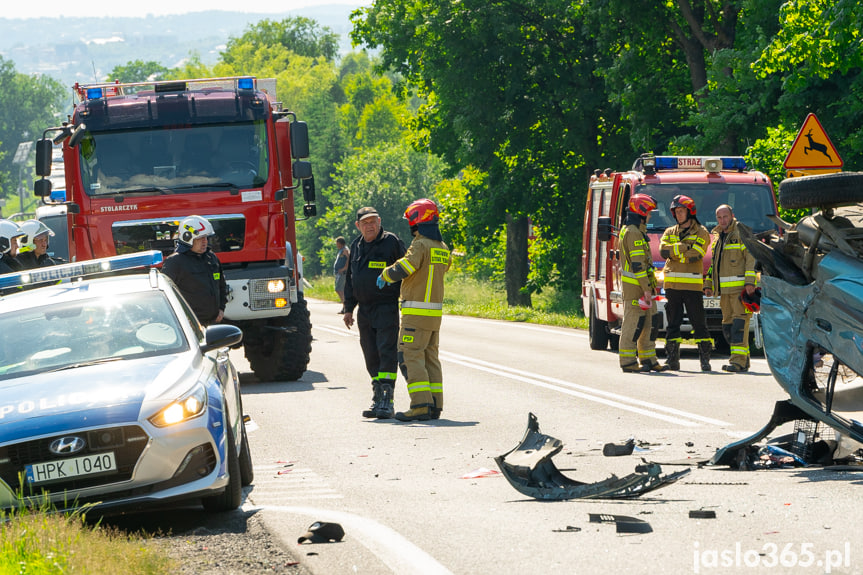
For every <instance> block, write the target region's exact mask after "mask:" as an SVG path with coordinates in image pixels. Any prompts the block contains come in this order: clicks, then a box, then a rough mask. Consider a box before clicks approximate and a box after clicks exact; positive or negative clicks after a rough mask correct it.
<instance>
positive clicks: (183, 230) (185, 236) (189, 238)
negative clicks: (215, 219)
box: [177, 216, 215, 246]
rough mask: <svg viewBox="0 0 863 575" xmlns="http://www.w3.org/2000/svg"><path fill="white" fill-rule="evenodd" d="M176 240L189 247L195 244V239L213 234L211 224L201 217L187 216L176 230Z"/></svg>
mask: <svg viewBox="0 0 863 575" xmlns="http://www.w3.org/2000/svg"><path fill="white" fill-rule="evenodd" d="M177 233H178V237H177V239H178V240H179V241H180V243H183V244H186V245H187V246H191V245H192V244H193V243H194V242H195V238H200V237H206V236H211V235H213V234H214V233H215V230H214V229H213V224H211V223H210V222H208V221H207V219H206V218H202V217H201V216H189V217H187V218H186V219H185V220H183V221H182V222H180V227H179V229H178V230H177Z"/></svg>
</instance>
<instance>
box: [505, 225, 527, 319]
mask: <svg viewBox="0 0 863 575" xmlns="http://www.w3.org/2000/svg"><path fill="white" fill-rule="evenodd" d="M527 236H528V218H527V217H526V216H522V217H520V218H518V219H515V218H513V217H512V214H507V215H506V266H505V268H504V272H505V275H506V303H507V305H509V306H523V307H530V306H531V304H530V294H529V293H528V292H523V291H522V289H521V288H523V287H524V286H525V285H527V271H528V261H527Z"/></svg>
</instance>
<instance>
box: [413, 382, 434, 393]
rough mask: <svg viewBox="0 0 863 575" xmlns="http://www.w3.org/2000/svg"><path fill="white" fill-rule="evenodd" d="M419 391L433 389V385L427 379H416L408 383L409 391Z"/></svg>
mask: <svg viewBox="0 0 863 575" xmlns="http://www.w3.org/2000/svg"><path fill="white" fill-rule="evenodd" d="M419 391H431V385H429V382H427V381H415V382H414V383H408V393H417V392H419Z"/></svg>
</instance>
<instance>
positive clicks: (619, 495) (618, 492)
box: [494, 413, 689, 501]
mask: <svg viewBox="0 0 863 575" xmlns="http://www.w3.org/2000/svg"><path fill="white" fill-rule="evenodd" d="M562 449H563V442H561V441H560V440H559V439H555V438H554V437H551V436H549V435H544V434H542V433H540V431H539V422H538V420H537V418H536V416H535V415H534V414H533V413H529V414H528V416H527V429H526V430H525V432H524V437H523V438H522V440H521V442H520V443H519V444H518V445H517V446H516V447H514V448H513V449H512V450H510V451H508V452H506V453H504V454H503V455H500V456H498V457H495V458H494V460H495V462H496V463H497V465H498V467H500V470H501V472H502V473H503V475H504V477H506V479H507V481H509V482H510V484H511V485H512V486H513V487H515V489H516V491H518V492H519V493H522V494H524V495H527V496H528V497H533V498H535V499H543V500H548V501H562V500H566V499H629V498H633V497H638V496H640V495H642V494H643V493H647V492H648V491H653V490H654V489H658V488H660V487H662V486H663V485H668V484H670V483H674V482H675V481H677V480H678V479H680V478H681V477H683V476H684V475H686V474H687V473H689V469H685V470H683V471H678V472H675V473H672V474H669V475H661V473H662V468H661V467H660V466H659V465H658V464H656V463H645V464H644V465H638V466H636V468H635V473H631V474H629V475H627V476H625V477H617V476H616V475H612V476H611V477H609V478H608V479H605V480H603V481H598V482H596V483H582V482H581V481H575V480H574V479H570V478H568V477H566V476H565V475H563V474H562V473H561V472H560V470H559V469H558V468H557V467H555V465H554V462H553V461H552V460H551V458H552V457H554V456H555V455H556V454H557V453H559V452H560V451H561V450H562Z"/></svg>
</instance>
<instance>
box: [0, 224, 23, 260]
mask: <svg viewBox="0 0 863 575" xmlns="http://www.w3.org/2000/svg"><path fill="white" fill-rule="evenodd" d="M26 235H27V232H24V231H22V230H21V228H19V227H18V224H16V223H15V222H12V221H9V220H0V254H8V253H9V250H11V249H12V239H13V238H18V239H19V241H20V239H21V238H23V237H24V236H26Z"/></svg>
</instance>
